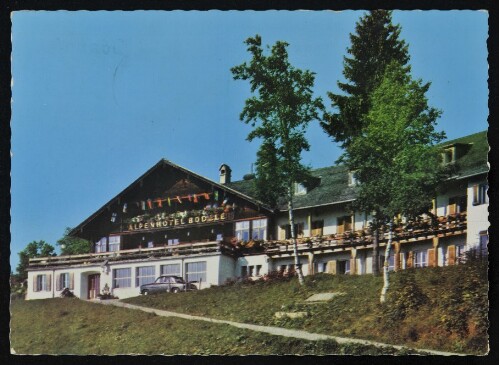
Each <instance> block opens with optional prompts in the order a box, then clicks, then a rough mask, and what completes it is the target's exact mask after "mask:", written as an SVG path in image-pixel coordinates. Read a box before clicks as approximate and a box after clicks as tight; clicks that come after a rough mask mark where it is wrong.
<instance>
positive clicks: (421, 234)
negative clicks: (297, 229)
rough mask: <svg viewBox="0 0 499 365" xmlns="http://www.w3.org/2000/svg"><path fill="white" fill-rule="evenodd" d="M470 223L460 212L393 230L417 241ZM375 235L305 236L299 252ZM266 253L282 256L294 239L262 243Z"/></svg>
mask: <svg viewBox="0 0 499 365" xmlns="http://www.w3.org/2000/svg"><path fill="white" fill-rule="evenodd" d="M466 227H467V220H466V212H462V213H456V214H452V215H449V216H441V217H434V218H426V219H418V220H417V221H409V222H407V223H404V224H396V225H395V226H394V227H393V232H392V233H393V237H392V238H393V240H395V241H399V242H404V241H417V240H421V239H427V238H430V237H435V236H437V237H442V236H445V235H451V234H458V233H462V232H464V231H465V230H466ZM378 234H379V235H378V241H379V243H381V244H383V243H385V242H386V241H387V240H388V237H389V232H388V227H387V226H385V227H381V228H380V229H379V231H378ZM373 238H374V237H373V232H372V230H371V229H369V228H368V229H362V230H358V231H347V232H343V233H337V234H330V235H322V236H313V237H301V238H297V240H296V241H297V244H298V250H301V251H303V250H309V249H313V248H321V247H333V246H340V247H345V248H346V247H348V246H351V247H353V246H362V245H369V244H372V242H373ZM262 246H263V249H264V251H265V252H266V253H268V254H272V253H278V252H283V251H291V250H292V246H291V240H290V239H287V240H274V241H267V242H264V243H263V244H262Z"/></svg>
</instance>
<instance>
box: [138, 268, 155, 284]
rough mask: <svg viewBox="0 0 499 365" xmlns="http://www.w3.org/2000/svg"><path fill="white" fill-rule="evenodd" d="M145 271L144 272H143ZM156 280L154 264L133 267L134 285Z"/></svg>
mask: <svg viewBox="0 0 499 365" xmlns="http://www.w3.org/2000/svg"><path fill="white" fill-rule="evenodd" d="M144 271H145V272H144ZM154 280H156V267H155V266H138V267H136V268H135V286H136V287H138V286H141V285H144V284H149V283H153V282H154Z"/></svg>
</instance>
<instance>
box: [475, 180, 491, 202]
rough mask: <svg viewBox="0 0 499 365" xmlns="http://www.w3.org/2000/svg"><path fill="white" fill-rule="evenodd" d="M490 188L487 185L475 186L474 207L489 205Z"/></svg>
mask: <svg viewBox="0 0 499 365" xmlns="http://www.w3.org/2000/svg"><path fill="white" fill-rule="evenodd" d="M488 188H489V187H488V185H487V184H477V185H473V205H482V204H488V203H489V197H488V195H487V190H488Z"/></svg>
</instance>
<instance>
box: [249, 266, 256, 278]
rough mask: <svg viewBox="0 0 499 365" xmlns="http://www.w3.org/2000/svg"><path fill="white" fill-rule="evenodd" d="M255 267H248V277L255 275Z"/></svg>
mask: <svg viewBox="0 0 499 365" xmlns="http://www.w3.org/2000/svg"><path fill="white" fill-rule="evenodd" d="M254 270H255V267H254V266H248V276H253V275H254V274H255V271H254Z"/></svg>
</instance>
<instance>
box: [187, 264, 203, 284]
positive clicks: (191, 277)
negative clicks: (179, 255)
mask: <svg viewBox="0 0 499 365" xmlns="http://www.w3.org/2000/svg"><path fill="white" fill-rule="evenodd" d="M185 271H186V279H187V281H203V282H206V261H198V262H188V263H187V264H186V266H185Z"/></svg>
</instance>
